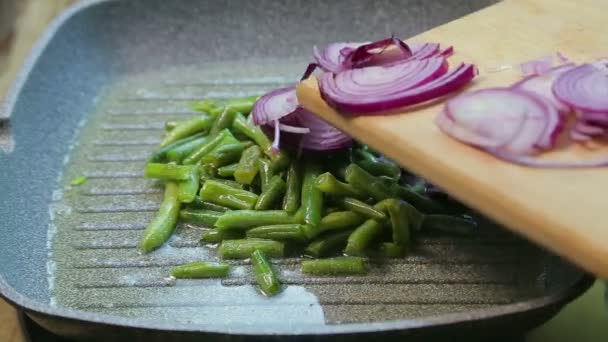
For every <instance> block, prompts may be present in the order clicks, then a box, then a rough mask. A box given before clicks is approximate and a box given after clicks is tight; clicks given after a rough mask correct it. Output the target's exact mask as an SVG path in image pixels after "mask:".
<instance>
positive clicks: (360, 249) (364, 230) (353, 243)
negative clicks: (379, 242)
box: [344, 219, 384, 255]
mask: <svg viewBox="0 0 608 342" xmlns="http://www.w3.org/2000/svg"><path fill="white" fill-rule="evenodd" d="M383 230H384V221H379V220H375V219H368V220H367V221H365V222H363V224H361V225H360V226H359V227H357V229H355V231H354V232H353V233H352V234H350V236H349V237H348V242H347V244H346V248H344V253H345V254H347V255H364V254H365V251H366V249H367V247H369V245H370V244H371V242H372V241H373V240H374V239H375V238H376V237H377V236H379V235H380V234H381V233H382V231H383Z"/></svg>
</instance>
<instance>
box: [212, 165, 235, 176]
mask: <svg viewBox="0 0 608 342" xmlns="http://www.w3.org/2000/svg"><path fill="white" fill-rule="evenodd" d="M238 165H239V164H238V163H234V164H230V165H226V166H222V167H220V168H218V169H217V174H218V176H220V177H233V176H234V172H235V171H236V169H237V167H238Z"/></svg>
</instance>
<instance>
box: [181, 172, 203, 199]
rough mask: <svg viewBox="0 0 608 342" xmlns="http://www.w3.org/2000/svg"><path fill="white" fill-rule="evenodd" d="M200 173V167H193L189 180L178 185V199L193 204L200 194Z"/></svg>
mask: <svg viewBox="0 0 608 342" xmlns="http://www.w3.org/2000/svg"><path fill="white" fill-rule="evenodd" d="M200 177H201V175H200V171H199V169H198V167H194V166H193V167H191V171H190V176H189V178H188V179H187V180H183V181H181V182H179V183H178V186H179V190H178V197H179V200H180V201H181V202H183V203H191V202H192V201H194V199H195V198H196V193H197V192H198V186H199V180H200Z"/></svg>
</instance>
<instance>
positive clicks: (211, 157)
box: [200, 142, 245, 169]
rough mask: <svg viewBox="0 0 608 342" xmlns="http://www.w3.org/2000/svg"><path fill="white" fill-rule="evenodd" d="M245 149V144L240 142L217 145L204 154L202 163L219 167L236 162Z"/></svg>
mask: <svg viewBox="0 0 608 342" xmlns="http://www.w3.org/2000/svg"><path fill="white" fill-rule="evenodd" d="M243 150H245V145H244V144H241V143H240V142H237V143H234V144H226V145H220V146H217V147H216V148H215V149H214V150H213V151H211V152H209V153H208V154H206V155H204V156H203V157H202V158H201V160H200V162H201V164H210V165H212V166H213V167H214V168H215V169H217V168H218V167H221V166H224V165H228V164H231V163H234V162H236V161H238V160H239V158H241V153H243Z"/></svg>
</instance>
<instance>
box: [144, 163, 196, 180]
mask: <svg viewBox="0 0 608 342" xmlns="http://www.w3.org/2000/svg"><path fill="white" fill-rule="evenodd" d="M193 168H194V167H193V166H187V165H175V164H159V163H148V164H146V171H145V173H144V174H145V176H146V177H148V178H160V179H164V180H181V181H185V180H189V179H190V178H191V175H192V169H193Z"/></svg>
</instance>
